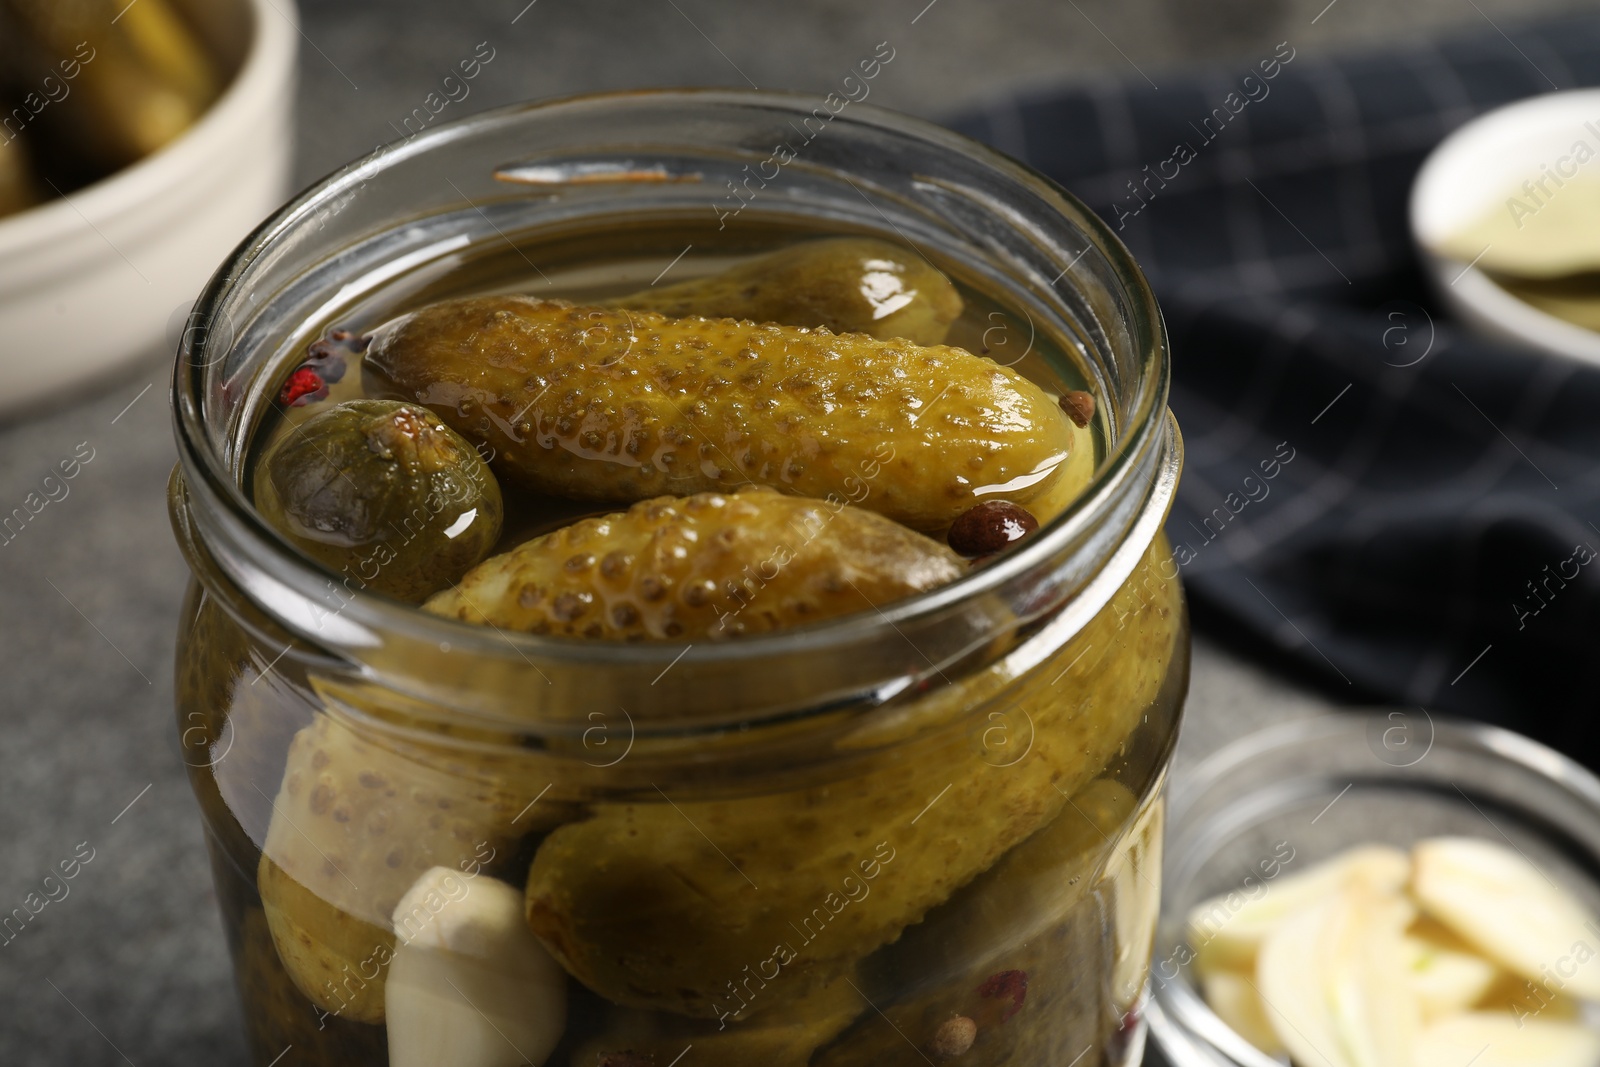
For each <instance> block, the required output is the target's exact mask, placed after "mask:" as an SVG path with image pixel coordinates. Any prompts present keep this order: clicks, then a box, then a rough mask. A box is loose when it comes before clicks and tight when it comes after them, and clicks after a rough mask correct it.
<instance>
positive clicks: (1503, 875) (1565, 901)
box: [1411, 837, 1600, 1001]
mask: <svg viewBox="0 0 1600 1067" xmlns="http://www.w3.org/2000/svg"><path fill="white" fill-rule="evenodd" d="M1412 859H1413V863H1414V867H1415V870H1414V871H1413V874H1412V877H1411V891H1412V893H1413V894H1414V895H1415V897H1416V899H1417V902H1418V903H1419V904H1421V905H1422V907H1423V908H1424V909H1425V910H1426V911H1427V912H1428V914H1430V915H1432V916H1433V917H1434V918H1435V919H1438V920H1439V921H1440V922H1442V923H1444V924H1445V925H1446V926H1448V927H1450V929H1451V930H1453V931H1454V932H1455V933H1456V934H1458V935H1459V936H1460V937H1461V938H1462V939H1464V940H1465V941H1467V942H1468V943H1469V944H1471V945H1473V946H1475V947H1476V948H1477V949H1479V950H1480V951H1482V952H1483V953H1484V954H1485V955H1487V956H1489V957H1490V958H1491V959H1493V960H1495V961H1496V962H1498V963H1500V964H1502V965H1503V966H1505V967H1507V968H1509V969H1510V970H1512V971H1515V972H1516V973H1517V974H1519V975H1521V976H1523V977H1524V978H1528V979H1530V980H1532V981H1534V982H1536V983H1539V984H1541V985H1544V986H1547V987H1548V988H1549V990H1550V991H1551V992H1555V993H1564V994H1567V995H1569V996H1575V997H1579V998H1581V999H1583V1000H1595V1001H1600V965H1597V964H1596V963H1595V962H1594V959H1595V956H1596V954H1597V952H1600V921H1597V920H1596V918H1595V916H1594V914H1593V913H1592V912H1590V911H1589V909H1587V908H1586V907H1584V906H1583V904H1581V903H1580V902H1579V901H1578V900H1577V899H1576V898H1574V897H1573V896H1572V894H1571V893H1569V892H1567V891H1566V890H1564V889H1561V888H1558V887H1557V886H1556V885H1555V883H1554V882H1552V881H1551V880H1550V879H1549V878H1548V877H1547V876H1546V875H1545V874H1544V872H1542V871H1540V870H1539V869H1538V868H1537V867H1535V866H1533V864H1531V863H1529V862H1528V861H1527V860H1525V859H1523V858H1522V856H1520V855H1519V854H1517V853H1516V852H1513V851H1512V850H1511V849H1508V848H1504V847H1502V846H1500V845H1496V844H1494V843H1492V842H1489V841H1481V840H1478V839H1476V838H1467V837H1438V838H1433V839H1431V840H1428V841H1423V842H1421V843H1420V844H1418V845H1417V846H1416V848H1415V849H1414V850H1413V852H1412Z"/></svg>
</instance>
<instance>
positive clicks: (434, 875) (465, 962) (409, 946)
mask: <svg viewBox="0 0 1600 1067" xmlns="http://www.w3.org/2000/svg"><path fill="white" fill-rule="evenodd" d="M393 919H394V930H395V937H396V941H397V944H396V947H395V953H394V958H393V960H392V961H391V962H390V964H389V977H388V981H387V983H386V986H385V990H384V997H385V1009H386V1012H385V1013H386V1018H387V1026H388V1032H389V1063H390V1065H391V1067H439V1065H440V1064H450V1065H452V1067H520V1065H522V1064H528V1063H531V1064H535V1065H537V1064H540V1063H542V1062H543V1061H544V1059H545V1057H547V1056H548V1055H549V1054H550V1051H551V1050H552V1049H554V1048H555V1046H556V1043H557V1042H558V1041H559V1040H560V1038H561V1033H562V1031H563V1030H564V1029H565V1026H566V1011H567V1004H566V1001H567V988H566V987H567V977H566V973H565V972H564V971H563V970H562V969H561V967H560V965H559V964H557V963H556V962H555V961H554V960H553V959H551V958H550V954H549V953H548V952H546V951H545V949H544V946H543V945H541V944H540V943H539V940H538V938H536V937H535V936H534V935H533V932H532V931H531V930H529V929H528V925H527V921H526V919H525V918H524V916H523V895H522V893H521V892H520V891H519V890H517V889H516V888H514V887H512V886H510V885H507V884H506V883H505V882H501V881H498V880H496V879H493V878H489V877H487V876H485V875H477V876H475V877H468V876H466V875H464V874H462V873H461V872H459V871H455V870H451V869H450V868H448V867H435V868H433V869H432V870H429V871H428V872H427V873H425V874H423V875H422V877H420V878H419V879H417V881H416V883H415V884H413V885H412V887H411V888H410V889H409V890H407V891H406V894H405V896H404V897H403V898H401V900H400V903H399V904H398V905H396V907H395V911H394V916H393Z"/></svg>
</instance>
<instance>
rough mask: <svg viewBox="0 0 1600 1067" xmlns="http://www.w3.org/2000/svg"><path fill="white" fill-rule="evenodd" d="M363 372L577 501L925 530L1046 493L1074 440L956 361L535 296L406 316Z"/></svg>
mask: <svg viewBox="0 0 1600 1067" xmlns="http://www.w3.org/2000/svg"><path fill="white" fill-rule="evenodd" d="M366 366H367V368H368V369H369V370H371V371H373V372H374V373H375V374H376V375H377V376H378V377H379V378H381V379H383V380H386V381H387V383H388V384H389V385H390V386H392V387H393V388H394V389H395V390H397V391H398V392H399V394H400V395H403V396H405V397H406V398H408V399H411V400H415V401H416V402H417V403H420V404H422V405H424V406H426V407H428V408H430V409H432V410H433V411H435V412H436V413H437V414H438V415H439V416H440V418H442V419H444V421H445V422H446V423H448V424H449V425H450V426H452V427H453V428H454V429H456V430H457V431H459V432H460V433H462V434H463V435H464V436H466V437H467V438H468V439H470V440H474V441H481V442H486V443H487V444H488V445H490V446H491V447H492V448H493V449H494V451H495V454H496V459H495V464H496V469H497V470H498V471H500V472H501V473H502V474H503V475H504V476H506V477H508V478H511V479H513V480H515V481H518V482H520V483H521V484H523V485H525V486H528V487H531V488H533V489H535V490H538V491H540V492H545V493H550V494H554V495H558V496H565V497H570V498H573V499H579V500H603V501H627V502H632V501H636V500H643V499H646V498H649V497H653V496H659V495H663V494H672V495H688V494H691V493H695V492H701V491H705V490H723V491H727V490H731V489H733V488H735V487H737V486H739V485H741V484H744V483H748V482H754V483H757V484H761V485H767V486H770V487H772V488H775V489H779V490H781V491H783V492H787V493H793V494H796V495H799V496H812V497H818V498H828V497H830V496H832V497H835V498H839V499H844V500H848V501H850V502H852V503H855V504H857V505H858V506H860V507H864V508H867V509H868V510H871V511H876V512H878V513H879V514H882V515H885V516H887V517H889V518H891V519H895V520H896V521H898V522H902V523H904V524H905V525H907V526H910V527H912V528H913V529H917V530H923V531H936V530H942V529H944V528H945V527H946V526H948V525H949V524H950V523H951V522H952V521H953V520H954V519H955V518H956V516H958V515H960V514H961V513H962V512H964V511H966V510H967V509H968V508H970V507H971V506H972V505H973V504H975V503H977V502H979V501H980V500H984V499H987V498H990V497H995V496H1004V497H1005V498H1006V499H1008V500H1011V501H1013V502H1014V503H1018V504H1026V503H1027V501H1029V500H1031V499H1033V498H1034V497H1036V496H1039V495H1040V494H1042V493H1044V492H1046V491H1047V490H1048V489H1049V488H1051V486H1052V485H1053V483H1054V482H1055V480H1056V477H1057V474H1058V469H1059V468H1060V467H1061V465H1062V464H1063V463H1064V462H1065V461H1066V460H1067V458H1068V455H1069V453H1070V451H1071V448H1072V443H1073V434H1072V430H1073V427H1072V425H1071V423H1070V421H1069V420H1068V419H1067V416H1066V415H1065V413H1063V412H1062V410H1061V409H1060V407H1059V406H1058V405H1057V404H1056V403H1055V402H1054V401H1053V400H1052V399H1051V398H1050V397H1049V396H1048V395H1047V394H1046V393H1045V392H1044V391H1043V390H1041V389H1040V388H1039V387H1038V386H1037V385H1035V384H1034V383H1033V382H1031V381H1029V380H1028V379H1027V378H1024V377H1023V376H1022V375H1020V374H1018V373H1016V372H1015V371H1013V370H1010V369H1009V368H1006V367H1001V366H999V365H998V364H996V363H994V362H992V361H990V360H987V359H983V358H981V357H978V356H974V355H972V354H971V353H969V352H966V351H964V350H962V349H959V348H950V347H946V346H936V347H929V348H924V347H920V346H918V345H914V344H911V343H910V342H908V341H879V340H876V339H874V338H871V337H866V336H864V335H861V334H833V333H831V332H828V331H826V330H820V329H819V330H804V329H799V328H796V327H792V326H777V325H771V324H769V325H755V324H753V323H748V322H738V321H735V320H733V319H703V318H684V319H673V318H667V317H665V316H663V315H659V314H657V313H655V312H648V311H628V310H613V309H607V308H596V307H576V306H573V305H571V304H569V303H567V302H565V301H560V300H539V299H535V298H532V297H527V296H517V295H508V296H491V297H474V298H468V299H462V300H448V301H444V302H441V303H437V304H432V305H430V306H428V307H425V308H422V309H421V310H419V311H416V312H413V313H412V314H409V315H406V316H403V317H401V318H399V319H397V320H395V321H394V322H392V323H389V324H388V325H386V326H384V327H381V328H380V329H379V330H378V331H376V333H375V334H374V335H373V338H372V341H371V345H370V347H369V348H368V350H367V356H366Z"/></svg>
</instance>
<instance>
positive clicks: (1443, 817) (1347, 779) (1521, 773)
mask: <svg viewBox="0 0 1600 1067" xmlns="http://www.w3.org/2000/svg"><path fill="white" fill-rule="evenodd" d="M1411 714H1412V716H1413V717H1414V718H1419V719H1420V718H1422V716H1420V715H1419V714H1417V713H1415V712H1413V713H1411ZM1391 721H1392V720H1391V719H1390V716H1388V715H1372V716H1365V715H1356V714H1348V715H1339V716H1330V717H1327V718H1325V719H1316V720H1307V721H1302V722H1297V723H1292V724H1288V725H1286V726H1282V727H1278V728H1275V729H1272V730H1268V731H1263V732H1262V733H1261V734H1258V735H1255V736H1253V737H1250V738H1246V739H1245V740H1243V741H1241V742H1238V743H1237V744H1236V745H1234V746H1231V747H1230V748H1229V749H1227V750H1224V751H1223V752H1221V753H1218V754H1217V755H1216V756H1214V757H1212V758H1211V759H1210V760H1208V761H1206V762H1205V763H1204V764H1202V765H1201V766H1200V767H1198V768H1197V769H1196V770H1194V771H1192V772H1191V773H1190V774H1188V775H1181V774H1180V775H1179V776H1178V777H1177V778H1176V779H1175V782H1174V798H1173V805H1172V812H1173V814H1172V822H1171V824H1170V826H1169V831H1168V837H1167V841H1166V846H1165V847H1166V853H1167V864H1166V871H1165V881H1166V885H1165V887H1164V898H1165V899H1164V900H1163V901H1162V916H1161V921H1160V924H1159V927H1158V932H1157V943H1156V951H1155V956H1154V959H1153V961H1152V971H1151V996H1150V998H1149V1001H1148V1004H1147V1010H1148V1014H1149V1019H1150V1024H1151V1035H1152V1037H1153V1038H1154V1044H1155V1047H1156V1049H1157V1050H1159V1052H1160V1053H1161V1054H1162V1055H1163V1057H1164V1059H1165V1061H1166V1062H1167V1063H1169V1064H1171V1065H1173V1067H1189V1065H1191V1064H1193V1065H1196V1067H1199V1065H1206V1067H1231V1065H1241V1067H1269V1065H1274V1064H1276V1065H1279V1067H1281V1065H1283V1064H1285V1063H1290V1064H1294V1065H1296V1067H1423V1065H1424V1064H1432V1063H1435V1062H1437V1063H1440V1064H1444V1063H1446V1062H1451V1061H1448V1060H1445V1059H1439V1058H1438V1057H1441V1056H1445V1055H1446V1052H1445V1050H1448V1049H1452V1048H1454V1047H1455V1044H1456V1043H1458V1042H1459V1041H1460V1040H1465V1039H1466V1038H1465V1037H1464V1036H1463V1035H1471V1034H1473V1033H1476V1032H1477V1029H1482V1028H1484V1027H1492V1026H1502V1029H1503V1028H1504V1026H1509V1027H1510V1028H1512V1029H1517V1028H1518V1024H1519V1023H1520V1024H1522V1026H1523V1028H1526V1027H1527V1026H1529V1025H1530V1024H1531V1023H1533V1022H1537V1023H1539V1024H1540V1026H1539V1027H1538V1028H1537V1033H1536V1034H1534V1035H1533V1037H1532V1038H1524V1039H1520V1040H1519V1043H1518V1044H1516V1045H1514V1046H1512V1048H1513V1049H1516V1048H1522V1049H1524V1051H1523V1052H1519V1053H1515V1055H1518V1056H1522V1057H1523V1058H1520V1059H1517V1058H1513V1059H1509V1060H1504V1061H1499V1060H1496V1061H1494V1062H1514V1063H1519V1064H1520V1063H1527V1064H1541V1065H1542V1064H1545V1063H1546V1062H1549V1063H1556V1064H1564V1063H1567V1062H1569V1059H1568V1057H1574V1059H1572V1060H1571V1062H1575V1063H1576V1062H1582V1063H1585V1064H1587V1065H1588V1067H1600V1051H1597V1054H1596V1055H1595V1056H1593V1057H1591V1058H1589V1059H1583V1058H1582V1057H1583V1056H1585V1055H1587V1053H1586V1051H1585V1050H1586V1049H1588V1048H1589V1047H1590V1045H1589V1042H1600V983H1596V986H1595V987H1594V988H1591V983H1594V982H1595V978H1596V977H1597V976H1600V963H1593V960H1594V958H1595V957H1596V956H1597V955H1600V919H1596V918H1595V917H1596V916H1597V915H1600V880H1597V876H1596V872H1600V780H1596V779H1595V777H1594V776H1592V775H1591V774H1589V772H1587V771H1586V770H1584V769H1582V768H1580V767H1578V766H1577V765H1576V764H1573V763H1571V761H1569V760H1566V759H1565V758H1564V757H1562V756H1560V755H1558V754H1557V753H1554V752H1551V751H1550V750H1548V749H1545V748H1543V747H1542V746H1539V745H1537V744H1535V743H1534V742H1531V741H1529V740H1527V739H1526V738H1522V737H1519V736H1517V735H1515V734H1510V733H1508V732H1506V731H1503V730H1497V729H1493V728H1490V727H1483V726H1478V725H1472V724H1464V723H1453V722H1448V721H1437V722H1435V721H1432V720H1429V721H1428V722H1427V723H1426V724H1422V725H1424V726H1425V730H1426V733H1427V737H1426V738H1423V739H1417V740H1419V742H1420V741H1423V740H1425V741H1427V742H1429V743H1426V744H1424V743H1418V744H1416V745H1414V746H1412V747H1411V748H1408V756H1407V760H1406V761H1404V762H1403V765H1397V763H1396V761H1395V759H1394V758H1393V754H1392V753H1386V752H1384V751H1380V750H1379V749H1378V748H1375V747H1374V746H1375V745H1377V746H1379V747H1381V741H1382V739H1383V738H1385V737H1386V736H1387V735H1386V733H1385V730H1386V729H1388V728H1389V726H1390V724H1391ZM1374 739H1377V740H1374ZM1414 752H1422V753H1424V754H1423V755H1422V756H1421V757H1420V758H1412V753H1414ZM1591 966H1592V968H1593V969H1592V971H1591V970H1590V968H1591ZM1502 1024H1504V1026H1503V1025H1502ZM1475 1028H1476V1029H1475ZM1534 1038H1536V1039H1537V1041H1535V1042H1534V1043H1533V1044H1529V1042H1530V1041H1534ZM1535 1046H1537V1047H1539V1048H1548V1049H1549V1050H1550V1056H1551V1058H1550V1059H1549V1060H1545V1059H1540V1058H1537V1057H1535V1058H1532V1059H1529V1058H1527V1056H1528V1055H1529V1054H1530V1053H1528V1052H1527V1051H1526V1050H1527V1049H1530V1048H1533V1047H1535ZM1594 1047H1595V1048H1596V1049H1597V1050H1600V1045H1595V1046H1594ZM1482 1049H1483V1043H1481V1042H1480V1044H1479V1045H1478V1046H1477V1047H1475V1048H1473V1049H1472V1050H1470V1051H1469V1052H1468V1054H1467V1055H1466V1056H1463V1057H1459V1060H1458V1061H1457V1062H1453V1067H1465V1064H1466V1063H1467V1062H1469V1061H1470V1060H1471V1058H1472V1054H1473V1053H1477V1052H1480V1051H1482ZM1507 1054H1508V1055H1510V1054H1512V1053H1507ZM1485 1055H1487V1054H1485ZM1487 1062H1489V1061H1488V1060H1479V1061H1477V1062H1476V1063H1475V1064H1474V1067H1483V1065H1484V1064H1485V1063H1487Z"/></svg>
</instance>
